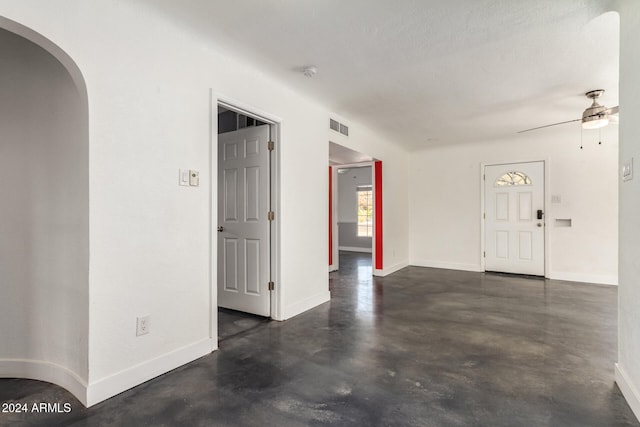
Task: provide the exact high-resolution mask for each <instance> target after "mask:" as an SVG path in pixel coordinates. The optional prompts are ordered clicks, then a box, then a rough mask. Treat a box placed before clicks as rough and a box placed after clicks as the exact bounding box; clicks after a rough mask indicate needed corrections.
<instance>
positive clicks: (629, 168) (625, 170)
mask: <svg viewBox="0 0 640 427" xmlns="http://www.w3.org/2000/svg"><path fill="white" fill-rule="evenodd" d="M632 179H633V157H632V158H631V160H629V161H628V162H626V163H625V164H623V165H622V180H623V181H631V180H632Z"/></svg>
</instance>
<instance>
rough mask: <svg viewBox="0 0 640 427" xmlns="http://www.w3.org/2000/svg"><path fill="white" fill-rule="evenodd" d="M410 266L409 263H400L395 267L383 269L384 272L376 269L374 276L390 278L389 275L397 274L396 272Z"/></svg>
mask: <svg viewBox="0 0 640 427" xmlns="http://www.w3.org/2000/svg"><path fill="white" fill-rule="evenodd" d="M408 266H409V263H408V262H400V263H398V264H396V265H394V266H391V267H387V268H383V269H382V270H378V269H375V270H373V275H374V276H379V277H384V276H388V275H389V274H391V273H395V272H396V271H399V270H402V269H403V268H405V267H408Z"/></svg>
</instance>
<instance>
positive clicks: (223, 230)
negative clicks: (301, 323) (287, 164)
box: [218, 125, 271, 316]
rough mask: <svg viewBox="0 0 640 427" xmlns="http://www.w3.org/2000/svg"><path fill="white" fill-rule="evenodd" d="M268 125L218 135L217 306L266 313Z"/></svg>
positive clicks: (267, 300)
mask: <svg viewBox="0 0 640 427" xmlns="http://www.w3.org/2000/svg"><path fill="white" fill-rule="evenodd" d="M268 141H269V126H268V125H264V126H257V127H250V128H245V129H240V130H238V131H235V132H227V133H223V134H220V135H218V162H219V164H218V305H219V306H220V307H224V308H230V309H233V310H239V311H243V312H247V313H253V314H258V315H261V316H270V314H271V300H270V291H269V286H268V284H269V250H270V242H269V219H268V211H269V196H270V194H269V151H268V146H267V143H268Z"/></svg>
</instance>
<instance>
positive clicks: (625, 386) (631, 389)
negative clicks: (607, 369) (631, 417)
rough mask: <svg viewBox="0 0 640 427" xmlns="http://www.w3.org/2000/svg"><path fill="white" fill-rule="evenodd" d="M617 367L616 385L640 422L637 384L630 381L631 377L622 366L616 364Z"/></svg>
mask: <svg viewBox="0 0 640 427" xmlns="http://www.w3.org/2000/svg"><path fill="white" fill-rule="evenodd" d="M615 366H616V369H615V376H616V384H618V387H619V388H620V391H621V392H622V395H623V396H624V398H625V399H626V400H627V403H628V404H629V407H631V410H632V411H633V413H634V414H635V416H636V418H637V419H638V420H640V391H638V389H637V388H636V386H635V384H633V382H631V380H629V377H628V376H627V374H626V372H625V371H624V369H622V367H621V366H620V364H618V363H616V365H615Z"/></svg>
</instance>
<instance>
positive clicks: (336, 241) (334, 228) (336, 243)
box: [329, 160, 382, 276]
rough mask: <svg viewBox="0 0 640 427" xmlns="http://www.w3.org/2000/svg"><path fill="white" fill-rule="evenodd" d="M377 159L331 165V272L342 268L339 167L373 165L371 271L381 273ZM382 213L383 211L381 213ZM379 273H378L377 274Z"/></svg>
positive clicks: (351, 167)
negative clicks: (378, 244)
mask: <svg viewBox="0 0 640 427" xmlns="http://www.w3.org/2000/svg"><path fill="white" fill-rule="evenodd" d="M375 163H376V161H375V160H372V161H370V162H361V163H345V164H339V165H331V167H332V171H331V174H332V179H331V184H332V189H331V200H332V203H331V205H332V206H331V209H332V223H331V235H332V241H333V247H332V253H333V256H332V260H333V264H331V265H330V266H329V272H332V271H336V270H338V269H339V268H340V262H339V259H340V257H339V253H340V235H339V233H340V232H339V230H338V191H339V190H338V169H353V168H363V167H371V189H372V192H373V206H374V209H373V234H372V236H371V272H372V275H373V276H377V275H378V274H380V271H382V270H381V269H376V264H375V262H376V259H377V258H376V255H377V253H376V242H377V240H376V239H377V236H378V233H379V230H378V222H377V221H376V215H377V214H378V213H377V209H376V208H375V207H376V200H377V197H379V195H377V194H376V168H375ZM380 214H381V213H380ZM376 273H377V274H376Z"/></svg>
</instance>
